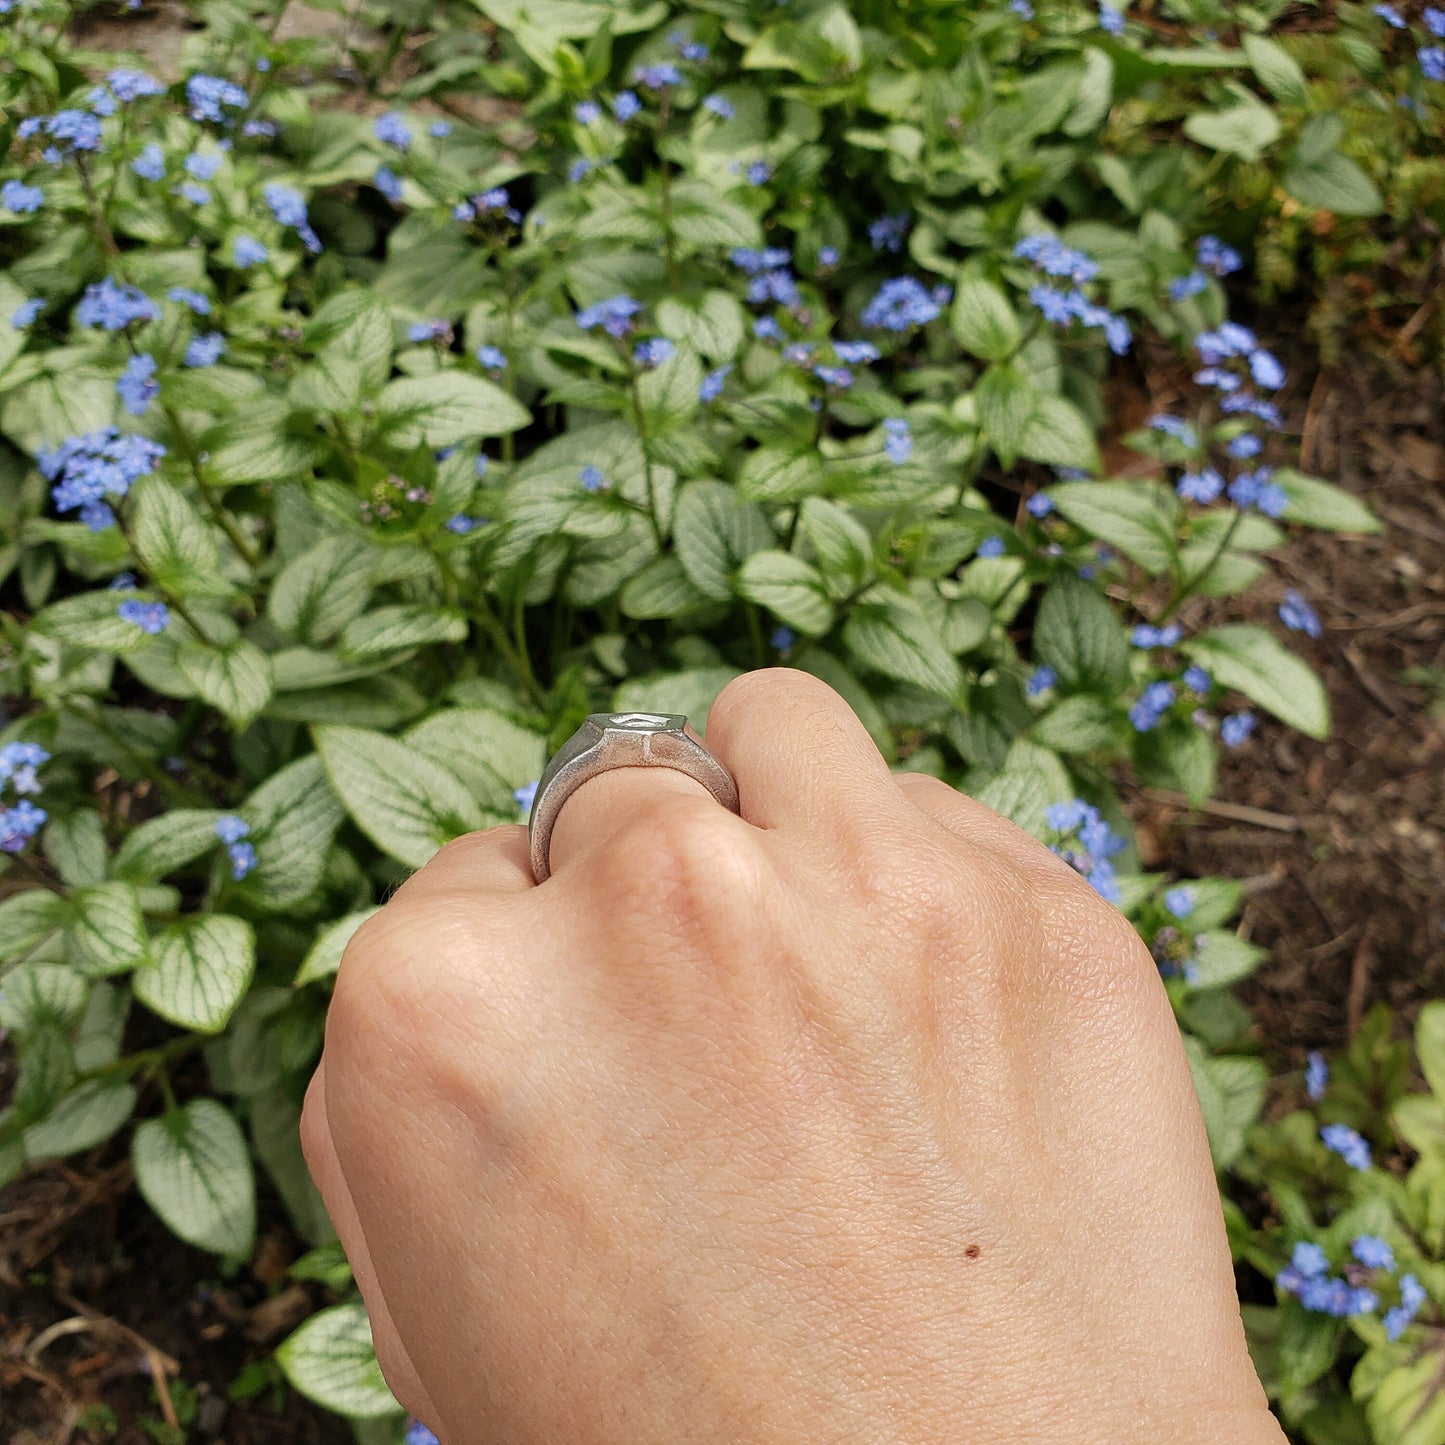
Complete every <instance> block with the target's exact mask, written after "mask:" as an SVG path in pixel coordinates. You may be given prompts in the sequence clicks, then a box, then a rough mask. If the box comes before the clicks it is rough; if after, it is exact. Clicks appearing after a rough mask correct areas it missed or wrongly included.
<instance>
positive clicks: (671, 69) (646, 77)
mask: <svg viewBox="0 0 1445 1445" xmlns="http://www.w3.org/2000/svg"><path fill="white" fill-rule="evenodd" d="M632 78H633V80H634V81H636V82H637V84H638V85H645V86H646V87H647V89H648V90H666V89H667V87H668V86H670V85H681V84H682V74H681V72H680V71H679V70H678V68H677V66H675V65H673V64H672V62H671V61H663V62H662V64H661V65H639V66H637V67H636V68H635V69H634V70H633V72H632Z"/></svg>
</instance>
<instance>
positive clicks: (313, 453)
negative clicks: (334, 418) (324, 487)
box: [202, 399, 324, 486]
mask: <svg viewBox="0 0 1445 1445" xmlns="http://www.w3.org/2000/svg"><path fill="white" fill-rule="evenodd" d="M305 420H306V422H307V424H308V425H309V426H312V424H311V422H310V418H306V419H305ZM291 423H292V418H291V416H290V413H289V411H288V410H287V408H286V407H285V406H284V405H281V404H279V403H277V402H275V401H273V400H270V399H267V400H266V401H264V402H257V403H255V404H254V405H252V406H248V407H246V408H244V409H237V410H231V409H230V408H227V415H226V418H225V420H224V421H223V422H221V423H220V424H218V425H217V426H215V427H213V428H211V429H210V430H209V431H208V432H206V433H205V434H204V436H203V438H202V450H204V451H207V452H208V456H207V460H206V461H205V462H204V463H203V466H204V470H205V475H206V478H207V479H208V480H209V481H211V482H213V483H217V484H219V485H222V486H241V485H245V484H247V483H251V482H279V481H285V480H286V479H287V478H289V477H297V476H301V475H304V474H305V473H306V472H308V471H309V470H310V469H311V468H312V467H313V466H314V465H315V464H316V463H317V462H318V461H319V460H320V459H321V458H322V456H323V455H324V450H323V448H322V446H321V444H320V443H319V442H318V441H316V440H315V438H314V435H313V436H299V435H297V434H295V433H294V432H289V431H287V430H286V428H287V426H288V425H289V424H291ZM312 430H313V431H314V426H312Z"/></svg>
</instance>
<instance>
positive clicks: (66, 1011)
mask: <svg viewBox="0 0 1445 1445" xmlns="http://www.w3.org/2000/svg"><path fill="white" fill-rule="evenodd" d="M86 993H87V986H86V981H85V979H83V978H82V977H81V976H80V975H79V974H78V973H76V971H75V970H74V969H73V968H66V967H65V966H64V965H63V964H58V963H26V964H22V965H21V966H20V967H19V968H16V969H12V970H11V971H10V972H9V973H7V974H6V975H5V989H4V992H3V993H0V1028H4V1029H12V1030H14V1032H15V1033H17V1034H26V1033H30V1032H32V1031H33V1030H35V1029H37V1028H53V1029H60V1030H62V1031H63V1030H65V1029H68V1028H69V1027H70V1026H71V1025H72V1024H73V1023H75V1021H76V1020H77V1019H78V1018H79V1017H80V1016H81V1014H83V1013H84V1012H85V997H86Z"/></svg>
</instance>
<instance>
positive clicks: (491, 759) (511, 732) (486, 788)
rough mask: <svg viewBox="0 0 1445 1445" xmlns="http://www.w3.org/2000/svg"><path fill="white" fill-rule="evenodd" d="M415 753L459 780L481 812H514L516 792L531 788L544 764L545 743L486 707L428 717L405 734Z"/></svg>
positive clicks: (455, 709)
mask: <svg viewBox="0 0 1445 1445" xmlns="http://www.w3.org/2000/svg"><path fill="white" fill-rule="evenodd" d="M406 742H407V744H408V746H410V747H413V748H418V749H420V750H421V751H422V752H423V753H425V754H427V756H428V757H430V758H433V759H434V760H435V761H436V762H438V763H440V764H441V765H442V767H444V768H446V769H448V770H449V771H450V772H453V773H455V774H456V775H457V777H459V778H460V779H461V780H462V782H463V783H465V784H466V786H467V788H468V790H469V791H470V792H471V793H472V794H473V795H474V796H475V797H476V799H477V801H478V802H479V803H481V804H482V806H483V807H489V808H492V809H493V810H495V811H499V812H504V813H506V814H508V815H509V819H508V820H509V821H510V818H511V817H512V816H515V812H516V800H515V799H514V798H513V796H512V791H513V789H515V788H520V787H522V786H524V785H525V784H527V783H534V782H536V781H537V779H538V778H539V777H541V775H542V768H543V765H544V764H545V763H546V760H547V741H546V739H545V738H544V737H542V736H541V734H539V733H535V732H531V731H530V730H529V729H527V728H524V727H521V726H520V725H519V724H517V723H514V722H513V721H512V720H511V719H510V718H508V717H504V716H503V715H502V714H501V713H499V712H495V711H493V710H492V709H491V708H485V707H448V708H443V709H442V710H441V711H440V712H436V713H433V714H432V716H431V717H429V718H427V719H426V720H425V721H424V722H420V723H418V724H417V725H416V726H415V727H414V728H411V729H410V730H409V731H408V732H407V734H406Z"/></svg>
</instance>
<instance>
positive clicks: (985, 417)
mask: <svg viewBox="0 0 1445 1445" xmlns="http://www.w3.org/2000/svg"><path fill="white" fill-rule="evenodd" d="M1041 395H1042V393H1041V392H1040V391H1039V389H1038V388H1037V387H1036V386H1035V385H1034V384H1033V382H1032V381H1031V380H1029V378H1028V377H1027V376H1026V375H1025V374H1024V373H1023V372H1022V371H1020V370H1019V369H1018V368H1017V367H1014V366H1003V365H997V364H995V365H993V366H990V367H989V369H988V370H987V371H985V372H984V374H983V375H982V376H981V377H980V378H979V382H978V385H977V386H976V387H974V389H973V400H974V404H975V405H976V406H977V408H978V419H979V422H980V424H981V425H982V427H983V430H984V433H985V435H986V436H987V437H988V440H989V444H990V445H991V446H992V447H993V449H994V451H996V452H997V453H998V459H999V461H1000V462H1002V463H1003V465H1004V466H1006V467H1011V466H1012V465H1013V464H1014V460H1015V458H1016V457H1017V456H1018V455H1019V453H1020V452H1021V451H1022V450H1023V446H1024V439H1025V438H1026V437H1027V436H1028V434H1029V427H1030V425H1031V423H1032V422H1033V419H1034V415H1035V413H1036V412H1037V411H1038V408H1039V401H1040V398H1041Z"/></svg>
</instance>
